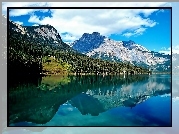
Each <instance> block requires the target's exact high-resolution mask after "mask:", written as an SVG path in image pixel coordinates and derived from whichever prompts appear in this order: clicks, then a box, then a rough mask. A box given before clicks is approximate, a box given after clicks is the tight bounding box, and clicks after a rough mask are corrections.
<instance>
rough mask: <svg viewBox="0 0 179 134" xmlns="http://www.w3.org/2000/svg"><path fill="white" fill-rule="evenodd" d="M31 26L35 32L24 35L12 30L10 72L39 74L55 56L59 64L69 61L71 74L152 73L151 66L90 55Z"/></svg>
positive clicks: (9, 55) (9, 52) (10, 37)
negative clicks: (39, 32) (50, 38)
mask: <svg viewBox="0 0 179 134" xmlns="http://www.w3.org/2000/svg"><path fill="white" fill-rule="evenodd" d="M30 28H31V31H32V33H33V34H32V35H31V34H27V33H25V34H21V33H20V32H16V31H14V30H12V29H9V42H8V73H9V74H10V75H27V74H30V75H39V74H40V73H42V72H43V71H42V70H43V63H45V62H51V60H49V59H48V57H49V56H50V57H54V59H55V61H56V62H57V63H58V64H64V63H67V64H68V65H69V66H70V68H68V69H67V70H68V73H75V74H82V73H83V74H96V75H98V74H119V73H123V72H124V71H127V73H134V71H135V72H137V73H148V70H147V69H144V68H142V67H137V66H133V65H131V64H129V63H122V62H119V63H116V62H110V61H103V60H100V59H94V58H90V57H88V56H86V55H83V54H80V53H78V52H76V51H74V50H72V49H71V48H70V47H69V46H68V45H67V44H65V43H64V42H63V41H62V42H60V43H58V44H52V43H51V41H49V40H47V39H46V40H44V39H43V38H42V37H40V36H39V35H38V34H37V33H36V32H33V27H28V29H30ZM29 31H30V30H29ZM34 35H35V36H34ZM44 59H45V60H44ZM65 69H66V68H65Z"/></svg>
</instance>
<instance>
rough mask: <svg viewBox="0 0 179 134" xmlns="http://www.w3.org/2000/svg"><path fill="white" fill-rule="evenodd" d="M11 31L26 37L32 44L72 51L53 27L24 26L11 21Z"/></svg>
mask: <svg viewBox="0 0 179 134" xmlns="http://www.w3.org/2000/svg"><path fill="white" fill-rule="evenodd" d="M9 30H13V31H15V32H17V33H20V34H22V35H25V36H26V37H28V38H29V39H30V40H31V41H32V42H37V43H40V44H42V45H45V46H50V47H52V48H56V49H64V50H72V49H71V47H70V46H69V45H67V44H66V43H64V42H63V41H62V39H61V36H60V35H59V33H58V31H57V30H56V29H55V28H54V27H53V26H51V25H39V26H22V25H19V24H17V23H15V22H13V21H9Z"/></svg>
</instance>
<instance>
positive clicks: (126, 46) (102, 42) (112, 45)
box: [73, 32, 171, 71]
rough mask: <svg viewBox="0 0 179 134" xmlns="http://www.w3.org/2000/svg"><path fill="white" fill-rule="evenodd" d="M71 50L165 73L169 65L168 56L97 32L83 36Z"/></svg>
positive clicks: (132, 42) (130, 41)
mask: <svg viewBox="0 0 179 134" xmlns="http://www.w3.org/2000/svg"><path fill="white" fill-rule="evenodd" d="M73 49H75V50H77V51H79V52H82V53H84V54H86V55H87V56H90V57H93V58H100V59H103V60H110V61H122V62H130V63H131V64H134V65H140V66H144V67H150V69H153V70H160V71H167V70H170V65H171V59H170V55H165V54H162V53H158V52H154V51H150V50H148V49H146V48H145V47H144V46H142V45H139V44H137V43H135V42H134V41H132V40H129V41H115V40H112V39H110V38H107V37H105V36H102V35H100V33H97V32H93V33H92V34H87V33H85V34H83V36H82V37H81V38H80V39H79V40H76V41H75V42H74V43H73Z"/></svg>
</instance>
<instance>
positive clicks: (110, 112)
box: [8, 75, 171, 126]
mask: <svg viewBox="0 0 179 134" xmlns="http://www.w3.org/2000/svg"><path fill="white" fill-rule="evenodd" d="M34 81H35V80H34ZM8 91H9V100H8V102H9V105H8V108H9V109H8V110H9V116H8V117H9V125H10V126H171V95H170V94H171V76H170V75H135V76H123V75H121V76H80V77H76V76H47V77H42V78H40V79H37V80H36V82H35V83H34V82H26V83H20V84H19V85H18V86H16V87H11V88H9V90H8Z"/></svg>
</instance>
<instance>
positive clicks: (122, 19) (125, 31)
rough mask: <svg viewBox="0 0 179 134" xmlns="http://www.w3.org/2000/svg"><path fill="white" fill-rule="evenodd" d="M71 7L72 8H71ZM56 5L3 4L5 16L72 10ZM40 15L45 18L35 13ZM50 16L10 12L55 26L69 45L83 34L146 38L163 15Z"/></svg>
mask: <svg viewBox="0 0 179 134" xmlns="http://www.w3.org/2000/svg"><path fill="white" fill-rule="evenodd" d="M70 4H71V5H70ZM70 4H68V3H65V2H60V3H55V2H54V3H53V2H49V3H46V2H39V3H33V2H30V3H29V2H24V3H17V4H11V3H3V8H2V9H3V13H4V12H6V8H5V7H7V6H11V7H12V6H14V5H16V6H19V7H26V6H27V7H29V6H52V7H54V6H55V7H65V6H68V7H69V6H72V3H70ZM167 4H168V3H166V2H156V3H154V2H141V3H137V2H135V3H133V2H128V3H126V2H120V3H119V2H118V3H117V2H112V3H107V2H105V3H104V4H101V3H100V2H97V3H95V5H94V3H92V2H91V3H90V2H88V3H73V6H78V7H80V6H87V7H89V6H97V7H100V6H103V7H105V6H111V7H118V6H119V7H126V6H128V7H133V6H134V7H151V6H155V7H157V6H166V5H167ZM36 11H40V12H41V13H42V16H39V14H38V15H37V14H36V13H35V12H36ZM45 12H49V10H47V9H25V10H24V9H14V10H11V11H10V13H9V14H10V16H22V15H27V14H28V15H30V18H29V19H28V22H29V23H33V24H34V23H35V24H50V25H52V26H54V27H55V28H56V29H57V30H58V32H59V33H60V34H62V33H67V34H65V35H62V38H63V39H65V41H69V42H70V41H74V40H75V39H77V38H79V37H81V36H82V34H83V33H92V32H94V31H98V32H100V33H101V34H102V35H105V36H110V35H111V34H122V35H123V36H126V37H130V36H138V35H142V34H143V33H144V32H145V31H146V30H147V29H148V28H151V27H154V26H155V25H157V22H155V20H152V19H151V18H150V15H151V14H152V13H154V12H156V13H157V12H159V10H158V9H129V10H128V9H120V10H119V9H100V10H99V9H95V10H94V9H93V10H91V9H84V10H80V9H70V10H69V9H51V10H50V13H51V16H43V13H45Z"/></svg>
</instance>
